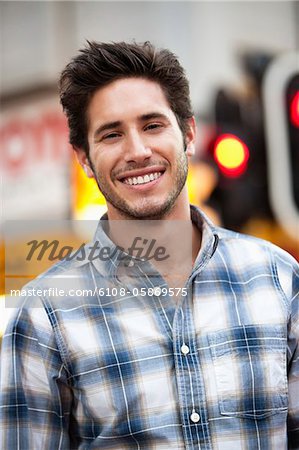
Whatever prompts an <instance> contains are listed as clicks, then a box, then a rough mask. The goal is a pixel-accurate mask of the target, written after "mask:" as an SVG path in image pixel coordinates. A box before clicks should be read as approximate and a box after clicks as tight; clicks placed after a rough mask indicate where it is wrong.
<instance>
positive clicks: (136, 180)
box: [124, 172, 162, 186]
mask: <svg viewBox="0 0 299 450" xmlns="http://www.w3.org/2000/svg"><path fill="white" fill-rule="evenodd" d="M161 175H162V172H154V173H150V174H147V175H144V177H142V176H138V177H133V178H125V180H124V183H125V184H129V185H131V186H132V185H136V184H145V183H149V182H150V181H153V180H157V178H159V177H160V176H161Z"/></svg>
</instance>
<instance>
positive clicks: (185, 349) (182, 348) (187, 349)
mask: <svg viewBox="0 0 299 450" xmlns="http://www.w3.org/2000/svg"><path fill="white" fill-rule="evenodd" d="M181 352H182V353H183V355H188V353H189V352H190V348H189V347H188V345H186V344H183V345H182V347H181Z"/></svg>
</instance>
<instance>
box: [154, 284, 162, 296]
mask: <svg viewBox="0 0 299 450" xmlns="http://www.w3.org/2000/svg"><path fill="white" fill-rule="evenodd" d="M161 292H162V291H161V288H160V287H159V286H158V287H155V288H154V295H155V296H156V297H159V295H161Z"/></svg>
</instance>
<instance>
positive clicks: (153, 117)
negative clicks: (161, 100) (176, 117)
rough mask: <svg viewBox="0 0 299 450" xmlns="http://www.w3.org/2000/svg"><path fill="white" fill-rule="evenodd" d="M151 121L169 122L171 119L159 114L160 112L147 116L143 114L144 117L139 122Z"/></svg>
mask: <svg viewBox="0 0 299 450" xmlns="http://www.w3.org/2000/svg"><path fill="white" fill-rule="evenodd" d="M151 119H164V120H167V121H168V122H169V118H168V117H167V116H166V115H165V114H163V113H159V112H150V113H147V114H142V116H140V117H139V120H141V121H146V120H151Z"/></svg>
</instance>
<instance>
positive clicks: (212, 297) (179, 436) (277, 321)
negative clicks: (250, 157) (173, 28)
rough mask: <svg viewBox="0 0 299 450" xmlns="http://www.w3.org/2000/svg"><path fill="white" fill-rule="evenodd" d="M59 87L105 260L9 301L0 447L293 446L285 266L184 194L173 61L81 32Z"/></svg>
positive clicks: (293, 377)
mask: <svg viewBox="0 0 299 450" xmlns="http://www.w3.org/2000/svg"><path fill="white" fill-rule="evenodd" d="M60 94H61V102H62V105H63V108H64V111H65V113H66V115H67V118H68V122H69V128H70V142H71V144H72V146H73V147H74V149H75V151H76V153H77V156H78V159H79V162H80V164H81V165H82V167H83V168H84V170H85V172H86V174H87V176H89V177H94V178H95V179H96V181H97V184H98V186H99V190H100V191H101V192H102V193H103V195H104V196H105V198H106V201H107V214H106V215H105V216H104V217H102V220H100V221H99V225H98V228H97V231H96V235H95V241H94V242H95V243H96V245H94V246H93V248H94V249H97V250H99V252H101V250H103V249H107V250H108V253H109V255H111V257H109V258H106V257H105V258H95V257H94V255H93V258H85V259H84V260H83V261H82V258H80V259H78V260H77V261H76V259H71V260H68V261H67V260H65V261H62V262H61V263H59V264H58V265H55V266H54V267H53V268H51V269H50V270H49V271H47V272H46V273H45V274H43V275H41V276H40V277H39V278H38V279H37V280H34V281H33V282H32V283H30V284H29V285H28V286H27V290H28V292H29V288H31V289H32V288H33V287H34V288H39V292H40V295H39V296H37V295H36V298H35V299H34V300H35V303H34V306H35V307H33V304H32V299H30V298H29V296H28V298H27V299H26V298H25V299H23V301H24V303H23V305H22V307H21V308H20V309H18V311H17V312H16V314H15V317H14V318H13V319H12V320H11V322H10V324H9V326H8V329H7V331H6V334H5V336H4V338H3V348H2V362H1V408H0V416H1V438H0V442H1V448H3V449H9V450H12V449H23V450H32V449H38V450H44V449H45V450H54V449H55V450H57V449H63V450H65V449H82V450H83V449H110V450H112V449H114V450H124V449H130V450H134V449H136V450H137V449H140V450H142V449H143V450H154V449H155V450H162V449H165V450H169V449H173V450H179V449H188V450H191V449H194V450H195V449H202V450H254V449H260V450H281V449H287V448H289V449H298V448H299V444H298V443H299V353H298V333H299V331H298V330H299V317H298V310H299V308H298V303H299V294H298V290H299V268H298V264H297V263H296V262H295V261H294V260H293V258H292V257H291V256H290V255H288V254H287V253H285V252H284V251H282V250H281V249H279V248H277V247H275V246H273V245H271V244H270V243H267V242H265V241H261V240H258V239H255V238H251V237H249V236H242V235H240V234H236V233H233V232H230V231H227V230H224V229H222V228H220V227H215V226H214V225H213V224H212V223H211V222H210V221H209V219H208V218H207V217H205V216H204V215H203V214H202V212H201V211H200V210H199V209H198V208H195V207H194V206H190V205H189V202H188V195H187V188H186V183H185V182H186V177H187V172H188V158H189V157H190V156H192V154H193V153H194V140H195V133H196V126H195V120H194V117H193V114H192V109H191V103H190V97H189V86H188V81H187V78H186V76H185V73H184V70H183V68H182V67H181V65H180V63H179V62H178V60H177V58H176V56H175V55H174V54H173V53H171V52H170V51H168V50H165V49H164V50H158V49H155V48H154V47H153V46H152V45H151V44H150V43H148V42H147V43H144V44H140V45H138V44H128V43H124V42H121V43H112V44H108V43H95V42H92V43H88V46H87V47H86V48H85V49H83V50H81V52H80V54H78V55H77V56H76V57H75V58H74V59H73V60H72V61H71V62H70V63H69V64H68V65H67V67H66V68H65V70H64V71H63V73H62V75H61V80H60ZM199 181H200V180H199ZM181 224H183V228H180V227H181ZM157 236H158V237H159V244H161V243H162V244H163V245H160V246H159V247H157V245H156V244H157V239H156V237H157ZM153 237H154V238H153ZM143 244H144V245H146V246H147V247H146V248H147V251H148V254H150V253H151V254H154V255H156V256H157V255H158V256H159V255H160V256H161V258H160V259H161V261H160V260H159V258H141V257H140V255H141V254H142V245H143ZM130 245H131V248H132V249H133V250H132V254H131V253H130V251H129V250H128V249H129V248H130ZM154 248H155V251H154V252H151V250H152V249H154ZM149 249H150V250H149ZM159 249H160V250H159ZM134 252H135V254H134ZM84 254H85V252H84ZM168 256H172V258H169V260H168V259H167V258H168ZM150 259H151V260H150ZM188 259H190V264H189V263H188V264H187V263H186V260H188ZM165 261H166V265H164V266H163V264H164V263H165ZM174 273H175V274H179V275H180V276H181V278H180V280H179V282H176V280H175V278H174V277H172V274H174ZM57 286H60V287H61V286H63V287H64V291H65V292H68V293H69V294H68V296H66V297H65V298H63V299H61V298H55V296H52V295H51V294H50V293H51V292H56V291H55V289H54V288H55V287H57ZM69 287H70V288H71V289H68V288H69ZM76 287H80V288H82V287H85V288H86V289H88V292H89V294H88V296H87V298H84V299H82V298H74V296H73V295H72V294H71V293H73V292H78V291H77V290H76ZM25 289H26V287H25ZM36 292H37V291H36ZM37 306H38V307H37Z"/></svg>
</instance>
